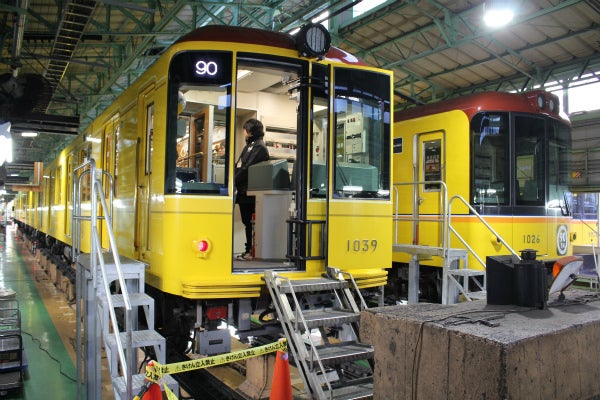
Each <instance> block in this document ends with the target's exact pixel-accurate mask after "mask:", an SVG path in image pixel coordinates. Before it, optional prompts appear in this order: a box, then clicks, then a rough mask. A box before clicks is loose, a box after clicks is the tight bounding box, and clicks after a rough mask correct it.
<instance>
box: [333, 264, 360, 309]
mask: <svg viewBox="0 0 600 400" xmlns="http://www.w3.org/2000/svg"><path fill="white" fill-rule="evenodd" d="M325 270H326V271H327V275H328V276H330V277H332V278H333V279H337V280H345V281H350V282H351V284H352V287H353V288H354V291H355V293H356V294H357V295H358V298H359V300H360V307H359V306H358V304H356V301H355V300H354V297H353V296H351V295H347V296H346V297H347V299H348V301H349V302H350V304H351V305H352V307H353V308H354V310H353V311H361V310H366V309H367V308H369V306H367V302H366V301H365V298H364V297H363V295H362V293H361V292H360V289H359V288H358V285H357V284H356V281H355V280H354V277H353V276H352V274H351V273H349V272H346V271H343V270H341V269H339V268H334V267H326V268H325ZM339 275H341V276H339Z"/></svg>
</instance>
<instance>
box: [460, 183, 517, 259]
mask: <svg viewBox="0 0 600 400" xmlns="http://www.w3.org/2000/svg"><path fill="white" fill-rule="evenodd" d="M455 200H456V201H459V202H461V203H463V204H464V205H465V206H467V208H468V209H469V211H471V213H472V214H473V215H474V216H475V217H476V218H477V219H478V220H479V221H480V222H481V223H482V224H483V225H484V226H485V227H486V228H487V229H488V230H489V231H490V232H491V233H492V235H494V236H495V237H496V240H497V241H498V242H499V243H502V244H503V245H504V246H505V247H506V249H507V250H508V251H509V252H510V253H511V254H512V255H513V257H516V259H515V260H518V261H520V260H521V256H520V255H519V254H518V253H517V252H516V251H515V250H513V248H512V247H511V246H510V245H509V244H508V243H507V242H506V240H504V238H503V237H502V236H501V235H500V234H499V233H498V232H496V230H495V229H494V228H492V226H491V225H490V224H489V223H488V222H487V221H486V220H485V218H483V217H482V216H481V214H479V213H478V212H477V210H475V208H473V207H472V206H471V205H470V204H469V203H468V202H467V201H466V200H465V198H464V197H462V196H461V195H458V194H457V195H454V196H452V197H451V198H450V200H449V201H448V228H449V229H450V231H451V232H452V233H453V234H454V235H455V236H456V237H457V238H458V240H459V241H460V242H461V243H462V244H463V246H465V248H466V249H467V251H468V252H469V253H471V255H472V256H473V257H475V259H476V260H477V261H478V262H479V263H480V264H481V265H482V266H483V269H485V268H486V265H485V262H484V261H483V260H481V258H480V257H479V255H478V254H477V253H476V252H475V250H473V249H472V248H471V246H469V244H468V243H467V241H466V240H465V239H464V238H463V237H462V236H461V235H460V234H459V233H458V232H457V231H456V229H454V227H453V226H452V203H453V202H454V201H455Z"/></svg>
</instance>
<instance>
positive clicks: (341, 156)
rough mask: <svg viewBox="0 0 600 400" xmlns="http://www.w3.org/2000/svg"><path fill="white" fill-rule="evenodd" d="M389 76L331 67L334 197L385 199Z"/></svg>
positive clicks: (387, 179)
mask: <svg viewBox="0 0 600 400" xmlns="http://www.w3.org/2000/svg"><path fill="white" fill-rule="evenodd" d="M389 85H390V82H389V77H388V76H385V75H381V74H373V73H370V72H368V71H358V70H350V69H344V68H337V69H336V70H335V102H334V112H335V121H337V122H336V123H337V126H336V132H335V135H336V139H335V149H332V151H333V150H334V151H335V165H334V171H335V172H334V177H333V182H334V187H333V196H334V197H345V198H362V199H364V198H385V199H387V198H389V195H390V176H389V174H388V173H387V171H388V170H389V157H387V155H388V154H389V152H390V127H389V122H390V120H389V107H390V101H389V100H390V99H389Z"/></svg>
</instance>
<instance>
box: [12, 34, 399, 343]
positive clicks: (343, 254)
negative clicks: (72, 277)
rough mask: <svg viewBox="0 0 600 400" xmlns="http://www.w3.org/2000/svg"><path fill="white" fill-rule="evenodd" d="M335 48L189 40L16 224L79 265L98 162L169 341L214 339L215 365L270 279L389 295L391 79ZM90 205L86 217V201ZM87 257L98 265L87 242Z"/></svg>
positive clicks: (293, 39)
mask: <svg viewBox="0 0 600 400" xmlns="http://www.w3.org/2000/svg"><path fill="white" fill-rule="evenodd" d="M329 44H330V38H329V34H328V32H327V31H326V30H325V29H324V28H323V27H322V26H321V25H316V24H308V25H305V26H304V27H303V28H302V29H301V30H300V32H299V33H298V34H296V35H295V36H291V35H287V34H282V33H276V32H268V31H262V30H257V29H250V28H242V27H227V26H207V27H203V28H199V29H197V30H194V31H193V32H191V33H189V34H188V35H185V36H183V37H181V38H180V39H179V40H177V42H175V43H174V44H173V45H172V46H170V47H169V48H168V49H167V50H166V51H165V52H164V54H162V55H161V56H160V58H159V59H157V61H156V62H155V63H154V64H153V65H152V66H150V67H149V68H148V69H147V70H146V71H145V72H144V73H143V74H142V75H141V76H140V78H139V79H137V80H136V81H135V82H134V83H132V84H131V85H130V86H129V87H128V88H127V89H125V90H124V91H123V93H122V94H121V95H120V96H119V97H118V98H117V100H116V101H115V102H114V103H113V104H111V105H110V106H109V107H107V108H106V110H105V111H103V112H102V114H100V115H99V116H98V117H97V118H95V119H94V121H93V122H91V123H90V125H89V126H87V127H86V128H85V130H84V131H83V132H81V134H80V135H79V136H78V137H77V138H76V139H75V140H74V141H73V142H72V143H71V144H70V145H69V146H68V147H66V148H65V149H64V150H62V151H61V153H60V155H59V156H58V157H57V158H56V160H54V161H53V162H52V163H50V164H48V165H45V168H44V173H43V174H44V178H43V180H42V182H41V185H40V188H39V190H40V191H35V190H31V191H29V192H27V193H25V192H23V193H20V194H19V196H17V198H16V200H15V219H16V220H17V221H18V222H19V224H20V225H21V226H22V229H24V230H27V231H30V232H32V234H35V235H37V237H38V240H39V241H40V242H43V244H41V245H43V246H52V247H53V248H55V249H56V250H55V251H56V252H58V253H61V255H64V254H66V258H69V254H70V246H71V243H72V241H73V238H72V228H71V219H72V210H73V204H72V199H71V197H72V194H73V178H72V176H73V171H74V170H75V169H76V167H77V166H79V165H82V164H83V163H84V162H86V161H87V160H90V159H94V160H95V162H96V164H97V166H98V167H99V168H100V169H102V170H103V171H106V172H107V173H108V174H110V175H111V176H112V177H113V179H114V184H113V187H114V202H113V215H112V221H113V230H114V233H115V237H116V242H117V245H118V249H119V252H120V254H121V255H123V256H126V257H130V258H133V259H137V260H140V261H142V262H144V263H146V264H147V272H146V284H147V292H148V293H150V294H152V295H153V297H154V298H155V299H156V301H157V303H158V306H157V310H158V311H157V314H158V315H157V326H158V327H159V329H163V334H164V335H165V336H167V338H168V342H169V343H170V344H173V343H175V345H176V347H180V348H181V349H185V348H186V347H187V346H188V343H189V342H190V341H191V337H193V336H194V334H193V333H191V332H199V331H202V332H203V335H202V337H203V338H204V339H203V340H205V341H206V343H208V345H207V348H208V352H212V351H214V352H218V351H227V349H228V348H227V346H225V345H224V346H225V347H218V346H215V348H214V349H212V348H211V343H213V342H214V343H220V344H222V342H223V341H222V340H220V339H221V337H220V335H221V333H220V332H222V330H218V329H217V328H218V325H219V323H220V322H221V321H223V320H226V321H229V322H230V323H232V324H234V325H235V326H237V328H238V329H239V331H240V332H247V333H248V334H251V333H250V332H251V331H252V329H253V324H252V322H251V320H250V319H249V318H248V315H250V314H252V311H253V310H254V309H256V308H257V307H258V306H259V305H260V304H259V303H260V300H259V299H260V298H261V294H267V295H268V293H267V292H266V290H265V289H264V284H263V280H262V277H263V273H264V271H265V270H268V269H271V270H276V271H278V272H279V273H281V274H282V275H285V276H289V277H293V278H309V277H319V276H321V274H322V273H323V272H324V270H325V267H326V266H335V267H338V268H340V269H342V270H345V271H348V272H350V273H352V274H353V276H354V278H355V280H356V281H357V284H358V286H359V287H361V288H364V289H368V288H378V287H381V286H382V285H384V284H385V283H386V280H387V269H386V268H388V267H389V265H390V264H391V258H392V255H391V252H390V248H391V243H392V234H391V232H392V220H391V218H390V216H391V214H392V199H391V187H392V174H391V157H392V123H393V110H392V108H393V107H392V99H393V76H392V74H391V72H389V71H386V70H382V69H378V68H373V67H370V66H368V65H366V64H364V63H363V62H361V61H360V60H358V59H357V58H356V57H354V56H352V55H351V54H347V53H346V52H344V51H342V50H340V49H337V48H335V47H330V45H329ZM249 119H257V120H260V121H261V122H262V124H263V126H264V142H265V144H266V147H267V149H268V152H269V155H270V159H269V160H268V161H264V162H261V163H258V164H256V165H253V166H252V167H251V168H249V180H248V195H252V196H254V197H255V199H256V210H255V213H254V216H253V220H252V223H253V227H254V229H253V235H254V240H253V248H252V254H253V257H252V259H251V260H248V259H244V260H238V259H237V258H236V255H237V254H239V253H242V252H244V244H245V237H244V226H243V224H242V222H241V220H240V214H239V211H238V207H237V206H236V204H235V199H236V193H235V186H234V173H235V167H236V163H237V161H238V160H239V156H240V152H241V151H242V149H243V147H244V145H245V140H244V134H243V129H242V127H243V125H244V123H245V122H246V121H247V120H249ZM81 195H82V196H83V197H84V198H83V204H84V206H83V207H84V208H85V207H86V206H85V204H86V201H87V202H88V203H89V188H85V187H83V188H82V189H81ZM101 229H102V238H103V247H105V248H108V235H107V233H106V227H105V226H104V225H103V226H101ZM81 246H82V250H83V251H89V246H90V244H89V235H88V234H87V233H86V232H83V235H82V243H81ZM211 332H214V334H215V336H214V338H213V337H211ZM213 339H214V340H213ZM196 344H197V342H196ZM192 350H197V349H192Z"/></svg>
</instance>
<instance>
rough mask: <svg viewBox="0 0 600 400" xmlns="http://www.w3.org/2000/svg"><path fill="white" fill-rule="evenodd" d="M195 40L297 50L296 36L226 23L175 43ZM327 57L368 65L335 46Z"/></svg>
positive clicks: (205, 29)
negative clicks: (227, 24)
mask: <svg viewBox="0 0 600 400" xmlns="http://www.w3.org/2000/svg"><path fill="white" fill-rule="evenodd" d="M195 41H211V42H235V43H247V44H257V45H264V46H273V47H280V48H282V49H289V50H296V40H295V38H294V37H293V36H292V35H289V34H287V33H281V32H274V31H266V30H263V29H255V28H246V27H241V26H225V25H207V26H204V27H202V28H198V29H195V30H193V31H192V32H190V33H188V34H187V35H184V36H182V37H180V38H179V39H178V40H177V41H176V42H175V43H183V42H195ZM325 58H326V59H328V60H332V61H338V62H342V63H344V64H352V65H366V64H365V63H364V62H363V61H362V60H359V59H358V58H357V57H355V56H353V55H351V54H349V53H346V52H345V51H344V50H341V49H339V48H337V47H333V46H331V47H330V49H329V52H328V53H327V54H326V55H325Z"/></svg>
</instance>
